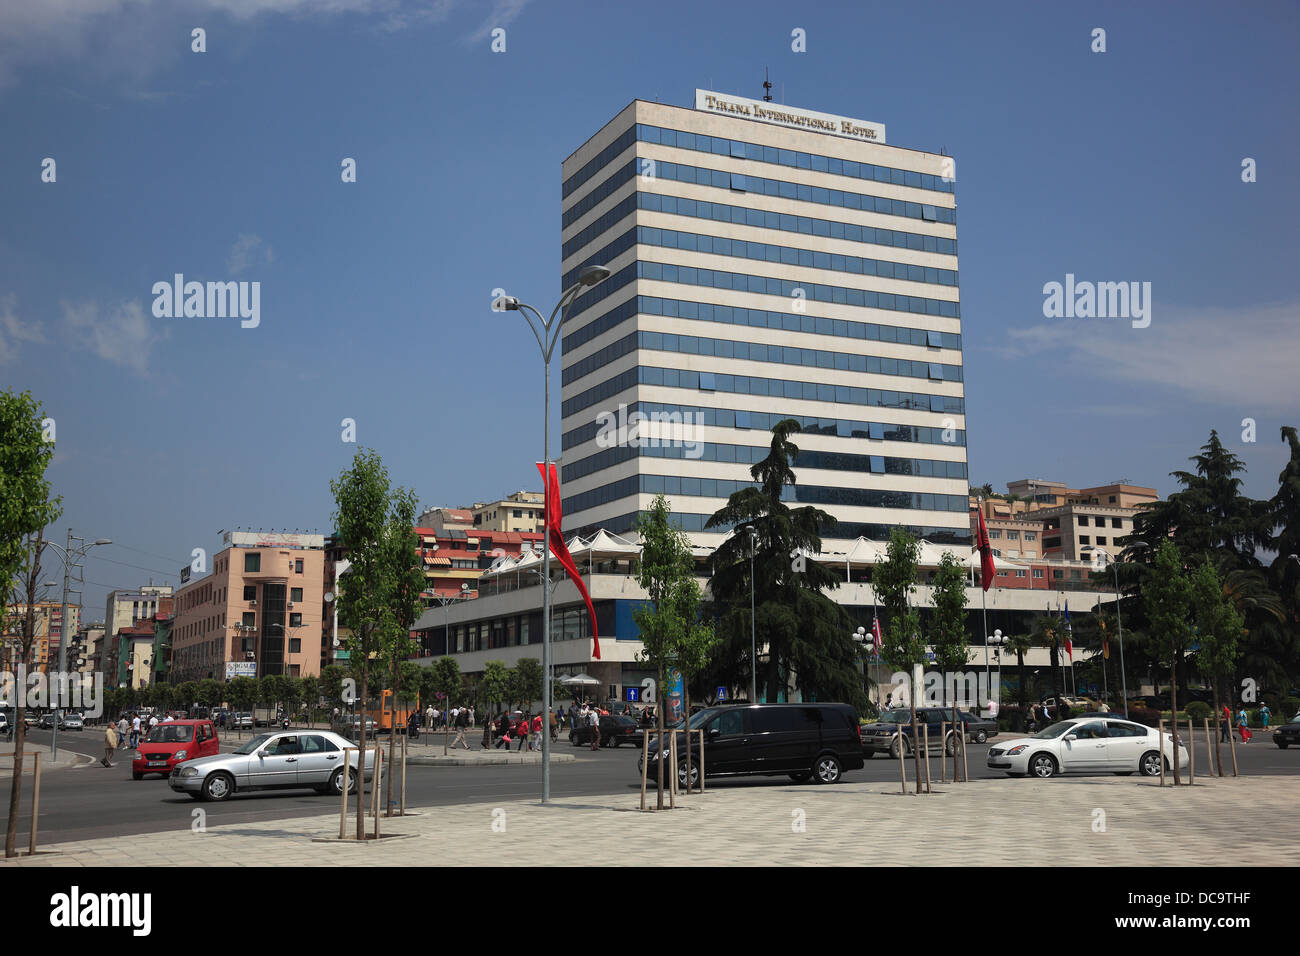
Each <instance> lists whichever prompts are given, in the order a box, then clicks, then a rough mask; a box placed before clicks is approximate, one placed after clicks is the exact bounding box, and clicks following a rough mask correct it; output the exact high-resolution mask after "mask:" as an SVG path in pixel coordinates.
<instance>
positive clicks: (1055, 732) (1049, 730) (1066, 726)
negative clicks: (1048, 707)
mask: <svg viewBox="0 0 1300 956" xmlns="http://www.w3.org/2000/svg"><path fill="white" fill-rule="evenodd" d="M1076 723H1077V721H1073V720H1063V721H1061V722H1060V723H1059V724H1051V725H1049V726H1047V727H1044V728H1043V729H1042V730H1040V731H1039V732H1038V733H1036V734H1034V739H1035V740H1054V739H1056V738H1057V737H1059V736H1061V734H1063V733H1065V732H1066V731H1067V730H1073V729H1074V727H1075V725H1076Z"/></svg>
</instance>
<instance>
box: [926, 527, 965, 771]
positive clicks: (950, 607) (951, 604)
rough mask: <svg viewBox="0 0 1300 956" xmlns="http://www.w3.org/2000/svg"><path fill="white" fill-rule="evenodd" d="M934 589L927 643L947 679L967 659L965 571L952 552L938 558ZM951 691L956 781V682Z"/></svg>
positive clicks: (961, 668) (958, 733) (958, 729)
mask: <svg viewBox="0 0 1300 956" xmlns="http://www.w3.org/2000/svg"><path fill="white" fill-rule="evenodd" d="M933 590H934V626H933V627H932V628H931V635H930V643H931V645H932V646H933V647H934V661H935V664H936V665H938V667H939V670H940V671H941V672H942V673H943V674H944V675H945V678H946V677H947V675H949V674H958V673H961V672H962V671H964V670H965V669H966V665H967V663H968V662H969V658H970V652H969V649H968V644H967V639H966V600H967V599H966V568H965V566H963V565H962V563H961V562H960V561H958V560H957V558H956V556H954V555H953V553H952V552H951V551H945V552H944V553H943V557H941V558H940V559H939V570H938V571H937V572H935V576H934V589H933ZM945 686H947V685H946V684H945ZM953 689H954V693H953V696H952V728H953V737H952V740H953V761H952V767H953V769H952V778H953V780H956V779H957V766H958V756H959V752H960V751H959V747H960V744H961V743H962V740H963V736H962V734H961V723H960V720H959V718H958V715H957V694H956V692H955V691H956V685H955V683H954V684H953Z"/></svg>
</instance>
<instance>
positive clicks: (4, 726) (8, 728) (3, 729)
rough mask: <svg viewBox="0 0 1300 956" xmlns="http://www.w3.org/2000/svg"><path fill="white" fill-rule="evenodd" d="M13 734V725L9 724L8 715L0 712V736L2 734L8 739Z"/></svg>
mask: <svg viewBox="0 0 1300 956" xmlns="http://www.w3.org/2000/svg"><path fill="white" fill-rule="evenodd" d="M13 732H14V725H13V724H12V723H10V721H9V715H8V714H7V713H6V712H5V711H3V710H0V734H4V735H5V736H6V737H8V736H10V735H11V734H13Z"/></svg>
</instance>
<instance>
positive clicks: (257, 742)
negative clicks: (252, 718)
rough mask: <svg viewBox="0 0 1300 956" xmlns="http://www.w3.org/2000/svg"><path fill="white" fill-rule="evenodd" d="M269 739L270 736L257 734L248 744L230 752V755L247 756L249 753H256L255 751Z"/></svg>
mask: <svg viewBox="0 0 1300 956" xmlns="http://www.w3.org/2000/svg"><path fill="white" fill-rule="evenodd" d="M270 739H271V735H270V734H258V735H257V736H256V737H254V738H253V739H252V740H250V741H249V742H248V743H246V744H244V746H242V747H240V748H239V749H238V750H232V751H231V753H236V754H242V755H244V756H247V755H248V754H251V753H257V751H259V750H261V749H262V746H263V745H264V744H265V743H266V742H267V741H268V740H270Z"/></svg>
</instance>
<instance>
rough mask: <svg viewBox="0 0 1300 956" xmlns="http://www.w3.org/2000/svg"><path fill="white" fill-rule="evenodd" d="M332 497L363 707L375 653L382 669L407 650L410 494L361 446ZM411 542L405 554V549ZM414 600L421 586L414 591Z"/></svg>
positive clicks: (360, 829)
mask: <svg viewBox="0 0 1300 956" xmlns="http://www.w3.org/2000/svg"><path fill="white" fill-rule="evenodd" d="M330 491H331V492H332V493H333V495H334V501H335V512H334V516H333V517H334V527H335V529H336V530H337V535H338V539H339V543H340V544H341V545H342V546H343V547H344V548H345V549H346V550H347V556H348V560H349V561H351V562H352V567H351V569H350V570H349V572H348V581H347V587H345V588H342V589H341V591H340V593H339V595H338V598H337V600H336V601H335V606H336V607H337V608H338V615H339V624H340V626H341V627H344V628H347V630H348V631H350V632H351V633H350V634H348V636H347V637H346V638H345V639H343V644H344V646H345V647H346V648H347V650H348V658H349V661H350V663H351V664H352V667H353V668H354V671H355V673H356V675H357V678H358V682H359V687H358V692H359V696H360V700H361V702H362V706H363V707H364V705H365V702H366V701H367V700H368V698H369V693H370V676H371V661H372V658H374V659H377V661H378V662H379V666H380V667H381V669H384V670H387V669H389V667H390V664H391V661H392V660H393V659H394V658H395V657H402V656H406V655H405V654H403V653H402V649H403V648H409V647H410V645H411V643H412V642H411V639H410V633H409V628H404V627H403V626H402V622H403V620H404V619H405V617H406V614H407V609H406V608H405V607H403V606H402V605H403V602H405V601H407V600H409V599H411V597H412V596H411V594H410V589H409V586H407V584H406V583H405V580H404V579H405V571H406V569H407V567H408V566H409V565H410V564H411V563H413V562H414V561H415V551H414V544H413V542H412V538H413V527H414V525H413V522H406V521H405V520H404V518H405V514H406V512H407V511H408V510H409V502H410V501H411V500H413V496H412V495H411V494H410V493H409V492H407V491H405V490H404V489H400V488H399V489H393V487H392V485H391V483H390V481H389V477H388V470H387V469H386V468H385V467H384V464H383V461H382V460H381V459H380V457H379V454H378V453H377V452H375V451H372V450H368V449H359V450H358V451H357V453H356V454H355V455H354V456H353V459H352V465H351V467H349V468H348V469H346V470H345V471H344V472H343V473H342V474H340V475H339V477H338V478H336V479H334V480H333V481H331V482H330ZM408 546H409V551H410V553H409V554H408V553H406V552H407V548H408ZM416 597H417V598H418V591H417V592H416ZM358 746H359V747H360V748H361V750H362V752H363V753H364V751H365V747H366V722H365V720H364V719H363V720H361V721H360V726H359V734H358ZM364 790H365V788H364V787H357V788H356V797H357V839H358V840H364V839H365V810H364V806H363V795H362V794H363V791H364Z"/></svg>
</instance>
